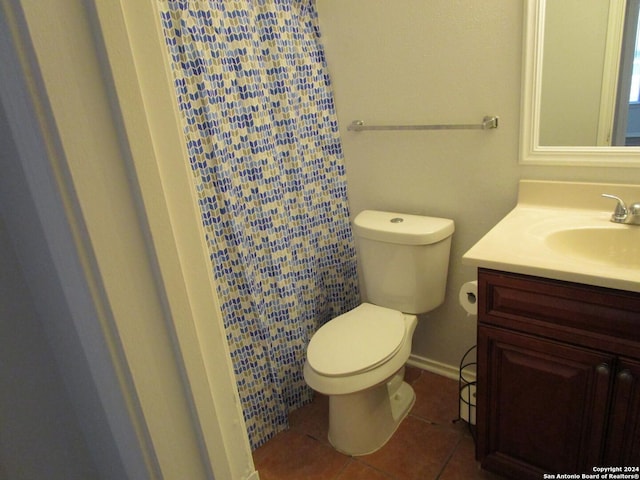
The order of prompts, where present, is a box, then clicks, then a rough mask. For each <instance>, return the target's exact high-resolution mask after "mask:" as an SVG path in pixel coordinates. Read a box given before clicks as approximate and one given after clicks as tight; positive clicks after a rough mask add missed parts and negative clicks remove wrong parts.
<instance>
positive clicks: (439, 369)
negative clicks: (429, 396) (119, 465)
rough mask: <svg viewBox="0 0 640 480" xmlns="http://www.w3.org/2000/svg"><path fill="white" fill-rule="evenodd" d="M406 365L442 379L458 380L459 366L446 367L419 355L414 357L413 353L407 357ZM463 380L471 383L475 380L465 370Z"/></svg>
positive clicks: (444, 364) (470, 373)
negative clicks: (439, 376) (440, 376)
mask: <svg viewBox="0 0 640 480" xmlns="http://www.w3.org/2000/svg"><path fill="white" fill-rule="evenodd" d="M407 365H410V366H412V367H416V368H420V369H422V370H426V371H427V372H431V373H435V374H436V375H442V376H443V377H447V378H450V379H452V380H458V379H459V378H460V366H459V365H455V366H453V365H447V364H446V363H442V362H438V361H436V360H431V359H430V358H425V357H421V356H420V355H414V354H413V353H412V354H411V355H410V356H409V360H408V361H407ZM465 378H466V379H467V380H468V381H471V382H473V381H475V380H476V376H475V374H474V373H472V372H469V371H467V370H465Z"/></svg>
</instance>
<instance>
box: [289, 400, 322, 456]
mask: <svg viewBox="0 0 640 480" xmlns="http://www.w3.org/2000/svg"><path fill="white" fill-rule="evenodd" d="M289 426H290V427H291V428H292V429H293V430H297V431H299V432H302V433H304V434H305V435H309V436H310V437H313V438H315V439H316V440H319V441H321V442H323V443H325V444H327V445H328V444H329V440H328V439H327V433H328V432H329V397H328V396H326V395H321V394H319V393H316V394H315V395H314V398H313V401H312V402H311V403H309V404H307V405H305V406H304V407H301V408H298V409H297V410H294V411H293V412H291V414H290V415H289Z"/></svg>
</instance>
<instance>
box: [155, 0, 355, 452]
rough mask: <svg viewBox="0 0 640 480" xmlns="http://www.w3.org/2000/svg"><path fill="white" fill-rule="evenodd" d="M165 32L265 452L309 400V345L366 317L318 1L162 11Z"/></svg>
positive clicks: (232, 2)
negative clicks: (350, 316)
mask: <svg viewBox="0 0 640 480" xmlns="http://www.w3.org/2000/svg"><path fill="white" fill-rule="evenodd" d="M160 10H161V21H162V27H163V31H164V35H165V40H166V45H167V46H168V49H169V55H170V58H171V63H172V71H173V75H174V82H175V89H176V94H177V101H178V104H179V109H180V112H181V114H182V121H183V126H184V134H185V137H186V142H187V148H188V151H189V158H190V162H191V167H192V170H193V180H194V182H195V186H196V190H197V193H198V201H199V204H200V209H201V212H202V222H203V224H204V227H205V232H206V236H207V243H208V247H209V252H210V256H211V263H212V269H213V275H214V277H215V280H216V285H217V287H218V295H219V297H220V300H221V304H222V310H223V316H224V321H225V326H226V333H227V339H228V342H229V346H230V349H231V357H232V361H233V365H234V369H235V374H236V380H237V384H238V389H239V392H240V398H241V401H242V405H243V410H244V417H245V420H246V423H247V429H248V435H249V439H250V442H251V444H252V447H253V448H256V447H258V446H259V445H261V444H262V443H264V442H265V441H266V440H268V439H269V438H270V437H271V436H273V435H274V434H275V433H277V432H278V431H280V430H282V429H283V428H285V427H286V426H287V416H288V413H289V411H290V410H291V409H293V408H295V407H298V406H301V405H302V404H304V403H305V402H307V401H308V400H309V399H310V397H311V391H310V390H309V388H308V387H307V386H306V385H305V382H304V379H303V376H302V366H303V364H304V358H305V352H306V347H307V344H308V341H309V339H310V337H311V335H312V334H313V333H314V332H315V331H316V329H317V328H318V327H319V326H320V325H322V324H323V323H324V322H326V321H328V320H329V319H331V318H333V317H335V316H336V315H339V314H341V313H343V312H345V311H347V310H349V309H351V308H353V307H355V306H356V305H357V304H358V301H359V295H358V286H357V274H356V259H355V250H354V244H353V237H352V233H351V229H350V225H349V212H348V207H347V198H346V195H347V192H346V178H345V172H344V163H343V154H342V147H341V144H340V139H339V135H338V128H337V119H336V114H335V109H334V103H333V97H332V93H331V89H330V82H329V76H328V73H327V68H326V63H325V59H324V52H323V49H322V46H321V44H320V33H319V29H318V21H317V13H316V10H315V3H314V0H244V1H242V0H202V1H187V0H180V1H179V0H163V1H162V2H161V7H160Z"/></svg>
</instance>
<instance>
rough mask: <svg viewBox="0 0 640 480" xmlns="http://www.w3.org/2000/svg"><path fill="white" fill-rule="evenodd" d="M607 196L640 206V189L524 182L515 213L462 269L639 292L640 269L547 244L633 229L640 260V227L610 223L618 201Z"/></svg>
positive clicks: (473, 252)
mask: <svg viewBox="0 0 640 480" xmlns="http://www.w3.org/2000/svg"><path fill="white" fill-rule="evenodd" d="M602 193H611V194H614V195H618V196H620V197H621V198H623V200H625V201H626V202H627V203H632V202H635V201H640V185H616V184H595V183H575V182H539V181H530V180H522V181H521V182H520V189H519V195H518V204H517V205H516V207H515V208H514V209H513V210H512V211H511V212H510V213H509V214H508V215H507V216H506V217H504V218H503V219H502V220H501V221H500V222H499V223H498V224H497V225H496V226H495V227H494V228H493V229H491V230H490V231H489V232H488V233H487V234H486V235H485V236H484V237H483V238H482V239H480V241H478V243H476V244H475V245H474V246H473V247H472V248H471V249H470V250H469V251H468V252H467V253H465V254H464V256H463V257H462V262H463V264H464V265H470V266H475V267H484V268H490V269H494V270H502V271H507V272H514V273H522V274H525V275H534V276H539V277H546V278H553V279H557V280H566V281H571V282H578V283H585V284H589V285H597V286H601V287H608V288H616V289H621V290H629V291H634V292H640V269H639V268H638V267H637V264H636V265H635V266H634V265H626V264H624V263H623V262H608V261H606V258H603V259H597V258H596V259H592V258H581V257H577V256H575V255H571V254H567V253H566V252H562V251H560V250H558V249H557V248H553V246H552V245H551V244H550V243H549V242H548V238H549V237H550V235H553V234H554V233H556V232H559V231H563V230H570V229H582V228H588V229H601V228H602V229H612V230H614V229H632V230H631V231H630V232H627V233H629V234H631V235H633V237H632V238H634V239H635V238H636V237H637V238H638V240H639V242H638V245H637V247H636V246H635V245H634V246H632V248H633V249H634V254H635V257H636V258H637V255H638V251H639V250H640V225H634V226H630V225H621V224H615V223H613V222H610V220H609V219H610V217H611V213H612V212H613V209H614V207H615V201H612V200H609V199H605V198H602V197H601V196H600V194H602ZM636 232H637V235H636ZM634 243H635V242H634ZM605 257H606V255H605Z"/></svg>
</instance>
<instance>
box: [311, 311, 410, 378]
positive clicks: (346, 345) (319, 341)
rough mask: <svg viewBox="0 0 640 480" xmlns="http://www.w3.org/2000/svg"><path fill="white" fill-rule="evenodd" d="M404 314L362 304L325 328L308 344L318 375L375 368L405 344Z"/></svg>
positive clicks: (340, 373)
mask: <svg viewBox="0 0 640 480" xmlns="http://www.w3.org/2000/svg"><path fill="white" fill-rule="evenodd" d="M404 333H405V326H404V319H403V314H402V313H401V312H399V311H397V310H391V309H390V308H384V307H378V306H376V305H372V304H370V303H363V304H362V305H360V306H359V307H356V308H354V309H353V310H351V311H349V312H347V313H344V314H342V315H340V316H339V317H336V318H334V319H333V320H331V321H330V322H328V323H326V324H325V325H323V326H322V327H321V328H320V329H319V330H318V331H317V332H316V333H315V335H314V336H313V338H312V339H311V341H310V342H309V348H308V349H307V361H308V362H309V365H310V366H311V368H313V369H314V370H315V371H316V372H318V373H320V374H322V375H327V376H334V377H335V376H343V375H350V374H354V373H358V372H363V371H366V370H370V369H372V368H375V367H376V366H378V365H380V364H382V363H384V362H386V361H387V359H388V358H389V357H391V356H393V355H394V354H395V353H396V352H397V351H398V350H399V349H400V345H401V344H402V339H403V338H404Z"/></svg>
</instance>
